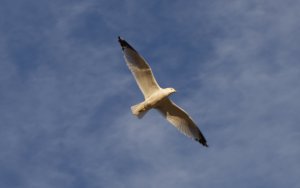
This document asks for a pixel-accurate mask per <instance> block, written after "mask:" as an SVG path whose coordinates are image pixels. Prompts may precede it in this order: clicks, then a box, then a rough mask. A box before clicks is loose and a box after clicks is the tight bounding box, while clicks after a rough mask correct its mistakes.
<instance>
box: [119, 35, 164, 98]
mask: <svg viewBox="0 0 300 188" xmlns="http://www.w3.org/2000/svg"><path fill="white" fill-rule="evenodd" d="M119 43H120V45H121V47H122V50H123V53H124V58H125V61H126V63H127V66H128V67H129V69H130V71H131V72H132V74H133V76H134V78H135V80H136V82H137V84H138V86H139V88H140V90H141V91H142V93H143V94H144V97H145V98H147V97H149V96H150V95H151V94H152V93H154V92H155V91H157V90H159V89H160V87H159V85H158V84H157V82H156V80H155V78H154V76H153V73H152V70H151V68H150V66H149V65H148V63H147V62H146V61H145V60H144V58H143V57H142V56H140V55H139V53H138V52H137V51H136V50H135V49H134V48H133V47H132V46H131V45H130V44H128V43H127V42H126V41H125V40H123V39H121V38H120V37H119Z"/></svg>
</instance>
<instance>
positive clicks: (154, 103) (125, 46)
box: [118, 36, 208, 147]
mask: <svg viewBox="0 0 300 188" xmlns="http://www.w3.org/2000/svg"><path fill="white" fill-rule="evenodd" d="M118 41H119V43H120V45H121V47H122V51H123V54H124V59H125V62H126V64H127V66H128V68H129V69H130V71H131V73H132V74H133V76H134V78H135V80H136V83H137V85H138V86H139V88H140V90H141V91H142V93H143V95H144V98H145V100H144V101H143V102H141V103H139V104H136V105H134V106H132V107H131V111H132V113H133V115H135V116H137V117H138V118H142V117H143V116H144V115H145V113H146V112H147V111H149V110H150V109H156V110H158V111H159V112H160V113H161V114H162V115H163V116H164V117H165V118H166V119H167V121H169V122H170V123H171V124H172V125H173V126H174V127H176V128H177V129H178V130H179V131H180V132H182V133H183V134H185V135H186V136H188V137H190V138H193V139H194V140H196V141H197V142H199V143H201V144H202V145H203V146H206V147H208V145H207V143H206V139H205V137H204V136H203V134H202V133H201V131H200V130H199V128H198V127H197V125H196V124H195V123H194V121H193V120H192V118H191V117H190V116H189V115H188V114H187V113H186V112H185V111H184V110H183V109H181V108H180V107H179V106H177V105H176V104H175V103H174V102H173V101H172V100H170V99H169V97H168V96H169V95H170V94H172V93H175V92H176V90H175V89H174V88H161V87H160V86H159V85H158V83H157V82H156V80H155V78H154V76H153V73H152V70H151V68H150V66H149V64H148V63H147V62H146V60H145V59H144V58H143V57H142V56H141V55H140V54H139V53H138V52H137V51H136V50H135V49H134V48H133V47H132V46H131V45H130V44H129V43H128V42H127V41H126V40H124V39H122V38H121V37H120V36H119V37H118Z"/></svg>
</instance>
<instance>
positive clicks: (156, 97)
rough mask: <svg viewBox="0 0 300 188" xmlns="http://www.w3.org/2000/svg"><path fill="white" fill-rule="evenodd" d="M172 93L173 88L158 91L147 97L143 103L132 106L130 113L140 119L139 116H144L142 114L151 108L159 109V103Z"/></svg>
mask: <svg viewBox="0 0 300 188" xmlns="http://www.w3.org/2000/svg"><path fill="white" fill-rule="evenodd" d="M174 92H175V89H173V88H165V89H159V90H157V91H155V92H154V93H153V94H152V95H150V96H149V97H147V98H146V99H145V101H143V102H141V103H139V104H137V105H134V106H132V107H131V110H132V113H133V114H134V115H136V116H138V117H142V116H141V115H144V114H143V113H144V112H147V111H148V110H150V109H151V108H156V107H159V105H160V103H161V102H162V101H164V100H165V99H166V98H167V97H168V96H169V95H170V94H171V93H174ZM140 114H141V115H140Z"/></svg>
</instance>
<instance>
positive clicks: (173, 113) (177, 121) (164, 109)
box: [156, 99, 208, 146]
mask: <svg viewBox="0 0 300 188" xmlns="http://www.w3.org/2000/svg"><path fill="white" fill-rule="evenodd" d="M156 109H157V110H158V111H160V112H161V113H162V115H163V116H164V117H165V118H166V119H167V120H168V121H169V122H170V123H171V124H172V125H174V126H175V127H176V128H177V129H178V130H179V131H180V132H182V133H183V134H185V135H186V136H188V137H191V138H194V139H195V140H196V141H198V142H200V143H201V144H202V145H204V146H208V145H207V143H206V139H205V138H204V136H203V134H202V133H201V131H200V130H199V128H198V127H197V125H196V124H195V123H194V122H193V120H192V118H191V117H190V116H189V115H188V114H187V113H186V112H185V111H184V110H183V109H181V108H180V107H178V106H177V105H176V104H174V103H173V102H172V101H171V100H170V99H166V100H164V101H162V102H161V103H160V105H159V106H158V107H156Z"/></svg>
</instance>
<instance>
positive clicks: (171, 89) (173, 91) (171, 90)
mask: <svg viewBox="0 0 300 188" xmlns="http://www.w3.org/2000/svg"><path fill="white" fill-rule="evenodd" d="M165 90H166V91H167V93H168V95H170V94H172V93H175V92H176V90H175V89H174V88H172V87H168V88H166V89H165Z"/></svg>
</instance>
